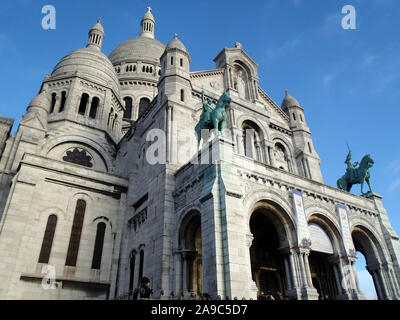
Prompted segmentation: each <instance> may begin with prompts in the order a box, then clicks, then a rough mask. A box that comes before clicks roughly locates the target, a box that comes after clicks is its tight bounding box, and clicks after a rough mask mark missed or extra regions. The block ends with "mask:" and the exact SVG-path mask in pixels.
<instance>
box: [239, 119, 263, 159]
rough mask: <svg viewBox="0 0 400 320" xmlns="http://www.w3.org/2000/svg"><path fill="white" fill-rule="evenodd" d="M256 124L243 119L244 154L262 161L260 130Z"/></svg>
mask: <svg viewBox="0 0 400 320" xmlns="http://www.w3.org/2000/svg"><path fill="white" fill-rule="evenodd" d="M260 131H261V130H260V128H259V127H258V125H257V124H255V123H254V122H252V121H244V122H243V125H242V132H243V147H244V155H245V156H246V157H249V158H253V159H255V160H257V161H260V162H261V161H262V155H261V153H262V152H261V132H260Z"/></svg>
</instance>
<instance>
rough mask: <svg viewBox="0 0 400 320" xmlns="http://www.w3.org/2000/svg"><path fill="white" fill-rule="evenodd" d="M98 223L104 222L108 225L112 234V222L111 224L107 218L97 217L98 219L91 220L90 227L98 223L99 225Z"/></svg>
mask: <svg viewBox="0 0 400 320" xmlns="http://www.w3.org/2000/svg"><path fill="white" fill-rule="evenodd" d="M100 222H104V223H105V224H106V225H108V226H109V227H110V232H111V233H112V232H113V231H112V230H113V226H112V222H111V220H110V219H109V218H108V217H105V216H98V217H96V218H94V219H93V220H92V223H91V224H92V225H93V226H95V225H97V224H98V223H100Z"/></svg>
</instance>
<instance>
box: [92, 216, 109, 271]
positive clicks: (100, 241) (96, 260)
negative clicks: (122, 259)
mask: <svg viewBox="0 0 400 320" xmlns="http://www.w3.org/2000/svg"><path fill="white" fill-rule="evenodd" d="M105 232H106V224H105V223H104V222H100V223H99V224H98V225H97V232H96V240H95V242H94V251H93V259H92V269H100V266H101V257H102V255H103V245H104V235H105Z"/></svg>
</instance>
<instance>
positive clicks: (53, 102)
mask: <svg viewBox="0 0 400 320" xmlns="http://www.w3.org/2000/svg"><path fill="white" fill-rule="evenodd" d="M56 97H57V94H56V93H53V94H52V95H51V105H50V113H53V112H54V107H55V106H56Z"/></svg>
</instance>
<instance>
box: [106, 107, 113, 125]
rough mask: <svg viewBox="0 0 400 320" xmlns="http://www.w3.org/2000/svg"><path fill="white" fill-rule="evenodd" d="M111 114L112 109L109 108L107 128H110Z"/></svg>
mask: <svg viewBox="0 0 400 320" xmlns="http://www.w3.org/2000/svg"><path fill="white" fill-rule="evenodd" d="M113 112H114V109H113V108H111V110H110V113H109V114H108V120H107V127H110V126H111V117H112V114H113Z"/></svg>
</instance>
